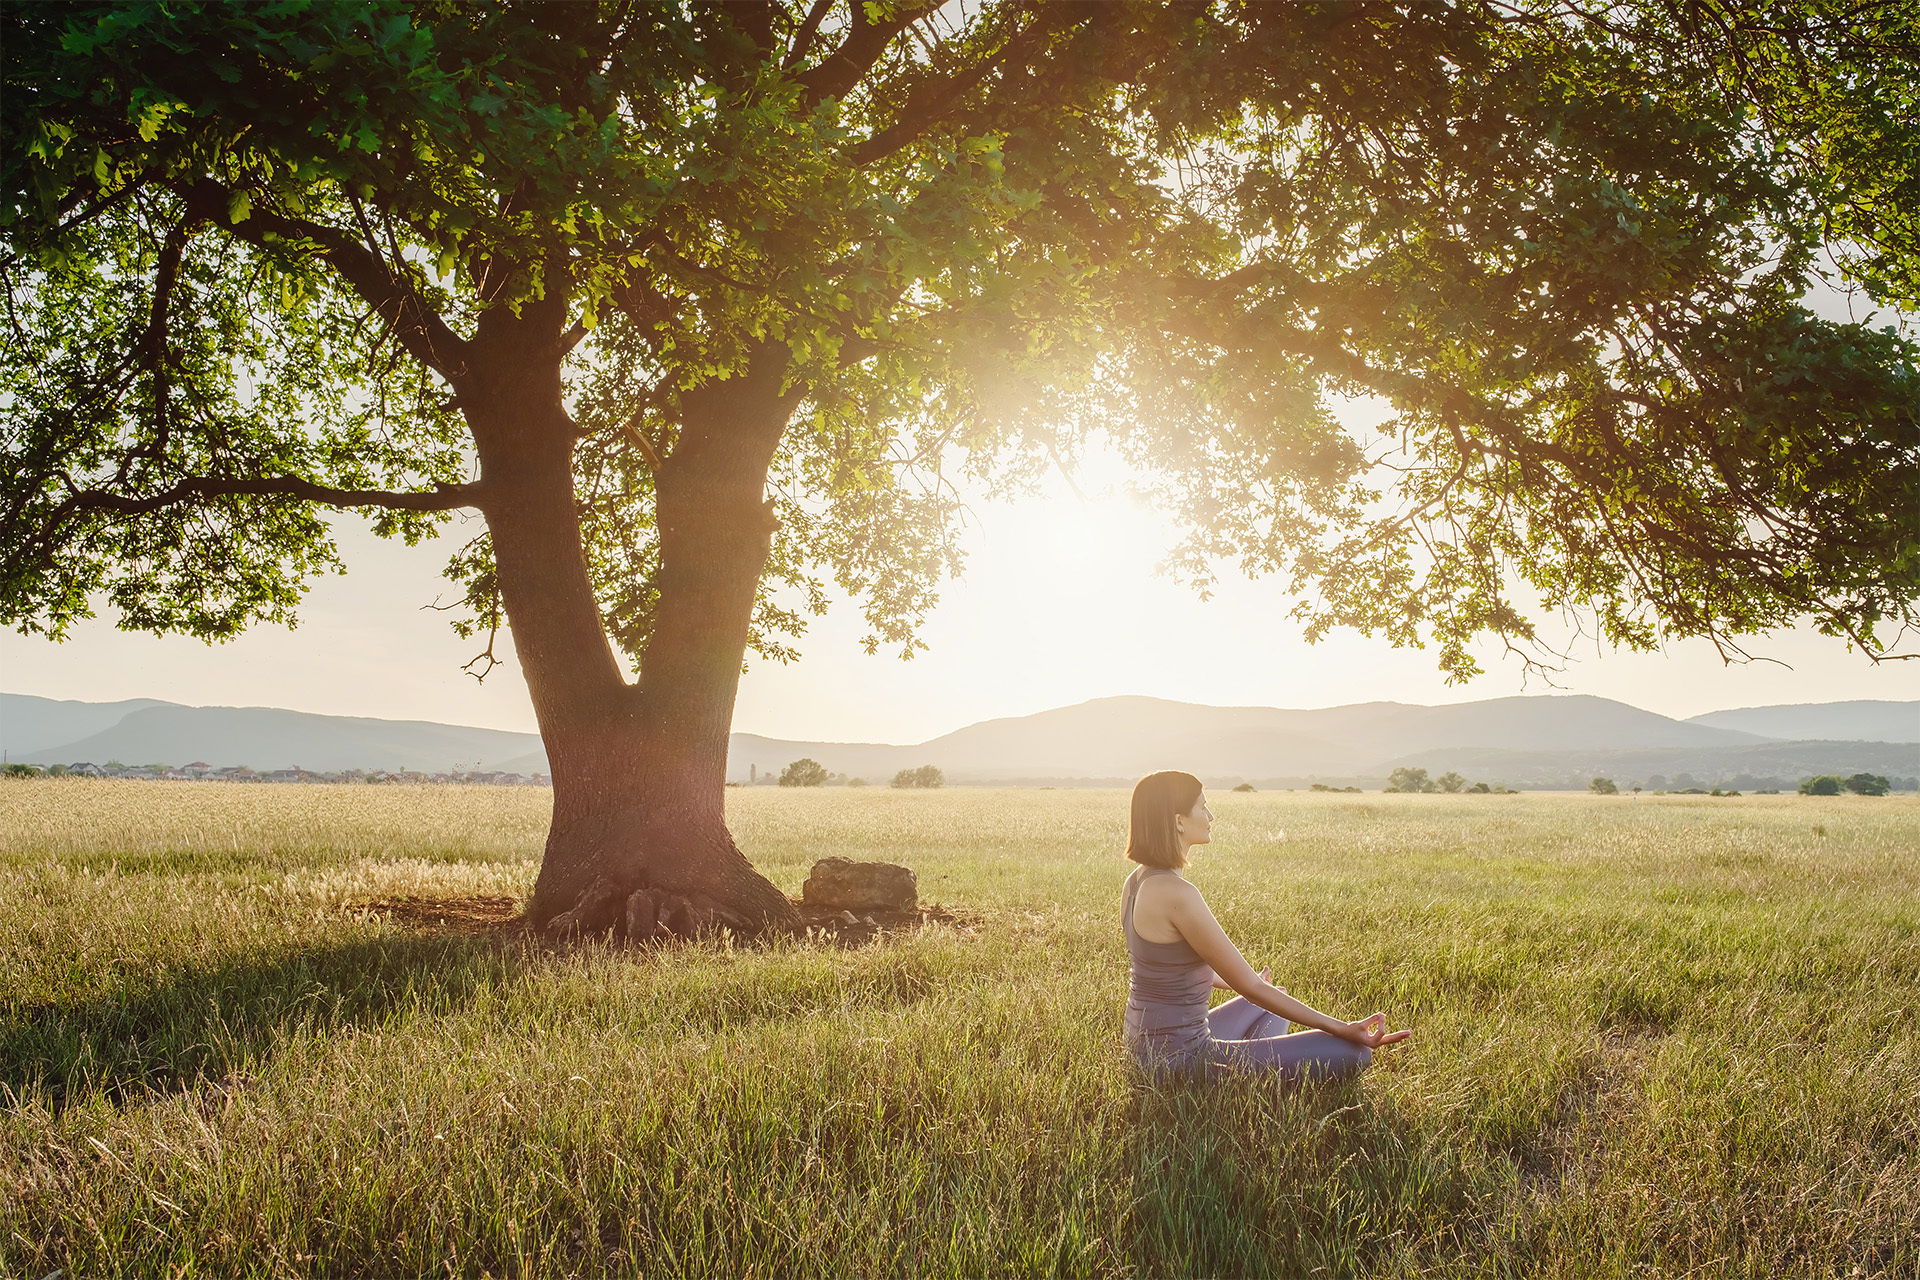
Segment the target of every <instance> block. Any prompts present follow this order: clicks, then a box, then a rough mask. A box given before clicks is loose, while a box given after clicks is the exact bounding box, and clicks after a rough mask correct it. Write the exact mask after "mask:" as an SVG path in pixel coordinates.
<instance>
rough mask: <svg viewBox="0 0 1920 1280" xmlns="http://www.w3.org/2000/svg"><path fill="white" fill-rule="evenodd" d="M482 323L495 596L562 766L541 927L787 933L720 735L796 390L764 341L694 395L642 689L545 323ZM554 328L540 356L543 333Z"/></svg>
mask: <svg viewBox="0 0 1920 1280" xmlns="http://www.w3.org/2000/svg"><path fill="white" fill-rule="evenodd" d="M544 319H546V320H547V321H548V322H547V323H542V320H543V317H541V316H539V315H537V314H535V307H533V306H529V307H527V308H525V309H524V311H523V315H522V316H521V317H520V318H512V317H505V316H490V317H487V318H483V321H482V323H481V325H480V326H479V331H478V332H477V333H476V336H475V347H476V349H477V350H476V354H480V355H481V356H482V358H481V359H479V360H476V361H474V362H472V367H473V368H474V373H473V374H472V375H470V377H469V378H468V379H466V380H465V383H464V385H462V386H461V389H460V399H461V402H462V405H463V408H464V409H465V411H466V414H467V418H468V422H469V423H470V425H471V426H472V427H473V433H474V439H475V441H476V443H477V445H478V449H479V454H480V462H481V480H482V484H483V491H484V493H485V497H484V498H483V510H484V512H485V515H486V518H487V526H488V529H489V531H490V532H491V534H492V541H493V550H494V558H495V562H496V565H497V568H498V573H499V585H500V592H501V598H502V602H503V604H504V606H505V608H506V613H507V619H508V622H509V625H510V627H511V629H512V635H513V642H514V648H515V650H516V652H517V653H518V655H519V659H520V664H521V666H522V668H523V669H524V670H525V672H526V679H527V687H528V690H529V692H530V693H531V694H532V697H533V705H534V712H535V714H536V716H537V717H538V719H539V723H540V734H541V737H542V739H543V740H544V742H545V744H546V749H547V758H548V761H549V764H550V766H551V769H552V774H553V825H552V828H551V829H550V831H549V833H548V836H547V848H546V855H545V858H544V859H543V861H542V862H541V865H540V874H539V878H538V880H537V881H536V882H535V885H534V896H533V903H532V906H531V910H530V914H531V918H532V923H533V924H534V925H535V926H536V927H538V928H543V929H553V930H556V931H558V932H562V933H582V934H600V933H604V932H607V931H612V932H614V933H616V934H627V933H631V934H632V935H634V936H654V935H655V934H657V933H662V932H664V933H678V934H693V933H698V932H702V931H704V930H705V929H708V928H711V927H714V926H717V925H727V926H729V927H732V928H734V929H737V930H742V931H747V932H758V931H762V930H765V929H770V928H784V927H790V926H791V925H792V924H793V923H794V921H795V914H794V911H793V908H792V905H791V904H790V903H789V902H788V901H787V899H786V898H785V897H784V896H783V895H782V894H781V893H780V892H779V890H778V889H776V888H775V887H774V886H773V885H772V884H771V883H769V882H768V881H767V880H766V878H765V877H763V876H761V875H760V874H759V873H758V872H756V871H755V870H754V869H753V867H752V865H751V864H750V863H749V862H748V861H747V859H746V858H745V856H744V855H742V854H741V852H740V851H739V849H738V848H737V847H736V846H735V845H734V843H733V838H732V836H731V835H730V834H729V833H728V831H727V825H726V812H725V796H726V791H725V787H726V767H727V739H728V735H729V733H730V732H731V729H732V724H733V705H734V697H735V694H736V692H737V691H738V687H739V681H740V668H741V662H742V659H743V656H744V654H745V651H746V643H747V635H748V629H749V626H750V623H751V620H752V614H753V604H754V599H755V597H756V595H757V593H758V589H759V582H760V574H761V571H762V570H763V569H764V568H765V566H766V560H767V554H768V551H769V548H770V546H771V542H772V535H773V530H774V519H773V516H772V513H771V510H770V507H769V504H768V503H767V502H766V501H765V496H764V495H765V486H766V476H767V469H768V467H769V465H770V464H771V462H772V459H773V454H774V450H775V449H776V448H777V446H778V444H779V440H780V434H781V432H782V430H783V429H784V428H785V426H786V422H787V419H788V418H789V416H790V415H791V413H792V410H793V405H794V402H795V400H796V399H797V397H796V396H795V395H793V394H789V393H783V391H782V388H781V382H782V380H783V378H784V376H785V372H786V366H787V358H788V354H787V351H786V349H785V348H784V347H782V346H778V345H767V346H765V347H763V348H762V349H761V350H760V351H759V352H758V353H757V354H756V355H755V357H754V359H753V360H752V362H751V364H750V366H749V368H748V370H747V371H746V373H745V374H744V375H743V376H740V377H736V378H734V379H732V380H730V381H727V382H721V383H716V384H713V385H711V386H709V387H707V388H703V389H701V390H700V391H698V392H695V393H693V394H692V395H689V396H688V397H687V398H686V399H685V401H684V403H683V405H682V409H683V415H682V425H681V432H680V437H679V441H678V443H677V444H676V446H675V448H674V450H673V453H672V455H671V456H670V457H669V458H668V459H667V460H666V462H665V464H664V465H663V466H662V468H661V470H660V473H659V475H658V476H656V477H655V490H656V495H657V501H658V509H657V515H658V526H659V531H660V565H661V570H660V574H661V576H660V601H659V605H658V609H657V613H656V617H657V619H658V621H657V623H656V628H655V632H654V635H653V637H652V640H651V642H650V643H649V645H648V647H647V650H646V653H645V654H644V656H643V660H642V663H641V673H642V674H641V682H640V683H639V684H638V685H629V684H628V683H627V682H626V680H625V678H624V676H623V675H622V672H621V668H620V663H619V661H618V659H617V658H616V657H615V656H614V653H613V649H612V647H611V645H610V644H609V643H608V640H607V635H606V631H605V629H604V627H603V626H602V624H601V618H600V611H599V607H598V604H597V602H596V601H595V599H594V595H593V589H592V586H591V584H590V582H589V580H588V576H587V566H586V557H585V554H584V552H583V550H582V547H581V541H580V526H579V519H578V515H577V513H576V507H575V502H574V492H573V474H572V455H573V442H574V438H575V426H574V423H573V421H572V419H571V418H570V416H569V415H568V414H567V412H566V409H565V406H564V404H563V403H562V399H561V384H560V373H559V368H560V355H559V353H558V351H557V348H555V346H554V341H553V338H552V336H551V335H552V334H553V332H554V330H555V329H556V328H557V325H555V324H553V323H552V322H551V321H552V318H551V317H547V318H544ZM543 333H544V334H545V335H547V341H546V343H545V344H544V346H545V348H547V349H543V347H542V344H541V343H540V341H539V338H540V337H541V335H542V334H543Z"/></svg>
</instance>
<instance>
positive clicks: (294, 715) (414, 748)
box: [0, 694, 545, 772]
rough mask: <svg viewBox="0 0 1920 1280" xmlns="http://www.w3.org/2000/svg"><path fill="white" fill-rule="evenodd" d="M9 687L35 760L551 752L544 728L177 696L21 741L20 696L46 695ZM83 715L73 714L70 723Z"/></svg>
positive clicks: (476, 760)
mask: <svg viewBox="0 0 1920 1280" xmlns="http://www.w3.org/2000/svg"><path fill="white" fill-rule="evenodd" d="M4 696H5V698H6V703H5V717H6V725H5V727H4V729H0V732H4V734H5V738H4V741H5V745H6V750H7V752H8V754H9V755H10V756H11V758H12V759H14V760H20V761H25V762H27V763H32V764H73V763H75V762H76V761H81V760H86V761H91V762H92V763H94V764H103V763H105V762H106V761H108V760H119V761H121V762H123V763H125V764H130V765H140V764H152V763H164V764H174V765H179V764H186V763H187V762H189V761H194V760H203V761H205V762H206V763H208V764H210V765H213V766H214V767H215V768H225V767H227V766H230V765H247V766H249V767H251V768H254V769H262V770H265V769H286V768H291V767H293V766H295V765H298V766H299V767H301V768H303V769H311V770H314V771H316V772H326V771H330V770H336V769H403V768H404V769H420V770H425V771H428V772H444V771H446V770H449V769H452V768H453V767H455V766H456V765H458V766H461V767H463V768H467V769H476V768H487V769H504V770H505V771H508V772H533V770H532V769H528V768H512V769H507V768H505V766H504V765H503V763H502V762H505V761H509V760H515V759H521V760H524V759H525V758H526V757H528V756H529V755H530V754H531V753H539V759H540V761H541V765H542V771H544V763H545V753H544V752H540V735H539V734H535V733H509V732H506V731H504V730H500V729H478V728H471V727H467V726H463V725H450V724H435V723H433V722H431V721H426V720H375V719H372V718H369V717H362V716H321V715H312V714H309V713H307V712H303V711H281V710H277V709H275V708H272V707H182V706H175V705H173V704H172V703H161V704H158V705H152V704H147V705H141V706H136V707H134V709H133V710H131V711H129V712H125V713H123V714H122V715H120V716H119V718H118V719H117V720H116V721H114V722H113V723H111V724H109V725H108V726H107V727H105V728H103V729H100V730H98V731H97V732H93V733H89V734H87V735H86V736H84V737H80V738H77V739H75V740H72V741H68V742H63V743H59V744H57V745H51V746H43V747H39V748H37V749H34V750H18V751H16V750H15V749H14V746H13V729H12V725H13V723H14V717H15V714H16V710H15V704H16V703H33V702H46V701H47V700H46V699H39V698H34V699H29V698H24V697H22V696H21V695H17V694H7V695H4ZM65 705H68V706H73V705H79V706H85V705H88V704H84V703H82V704H65ZM94 705H97V706H102V707H105V706H122V705H127V704H94ZM28 710H30V711H31V710H33V709H32V708H28ZM41 714H42V716H43V719H42V720H40V721H35V720H32V719H30V718H29V717H25V716H23V717H22V720H23V722H24V723H27V724H28V725H29V726H30V727H31V726H34V725H36V724H41V723H44V722H45V719H44V717H45V716H46V714H47V713H45V712H44V711H43V712H42V713H41ZM62 714H65V713H62ZM83 720H84V717H75V718H74V719H73V720H71V721H68V723H81V722H82V721H83ZM29 740H30V739H29Z"/></svg>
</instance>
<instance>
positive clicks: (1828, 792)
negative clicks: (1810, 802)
mask: <svg viewBox="0 0 1920 1280" xmlns="http://www.w3.org/2000/svg"><path fill="white" fill-rule="evenodd" d="M1800 794H1801V795H1803V796H1837V795H1839V794H1840V779H1838V778H1836V777H1834V776H1833V775H1832V774H1825V775H1822V776H1821V777H1818V778H1808V779H1807V780H1806V781H1805V782H1802V783H1801V784H1800Z"/></svg>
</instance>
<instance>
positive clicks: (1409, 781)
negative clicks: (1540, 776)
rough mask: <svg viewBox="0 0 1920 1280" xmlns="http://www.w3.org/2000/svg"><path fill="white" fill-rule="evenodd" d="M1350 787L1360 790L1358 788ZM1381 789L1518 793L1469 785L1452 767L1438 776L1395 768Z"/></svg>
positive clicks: (1485, 793) (1392, 790) (1424, 771)
mask: <svg viewBox="0 0 1920 1280" xmlns="http://www.w3.org/2000/svg"><path fill="white" fill-rule="evenodd" d="M1350 789H1351V790H1358V788H1350ZM1381 790H1382V791H1391V792H1404V793H1417V792H1436V791H1437V792H1442V793H1444V794H1446V795H1456V794H1460V793H1465V794H1467V795H1476V796H1485V795H1499V796H1505V795H1517V794H1518V793H1517V792H1515V791H1513V790H1511V789H1510V788H1507V787H1502V786H1488V785H1487V784H1486V783H1484V782H1476V783H1474V784H1473V785H1472V786H1468V785H1467V780H1466V779H1465V778H1463V777H1461V776H1460V775H1459V774H1457V773H1455V772H1454V771H1453V770H1451V769H1449V770H1447V771H1446V772H1445V773H1443V774H1441V775H1440V776H1439V777H1437V778H1429V777H1428V776H1427V771H1426V770H1425V769H1395V770H1394V771H1393V772H1392V773H1391V774H1389V775H1387V785H1386V786H1384V787H1382V788H1381Z"/></svg>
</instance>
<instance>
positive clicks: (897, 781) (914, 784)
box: [893, 764, 947, 791]
mask: <svg viewBox="0 0 1920 1280" xmlns="http://www.w3.org/2000/svg"><path fill="white" fill-rule="evenodd" d="M893 785H894V786H896V787H898V788H900V789H901V790H903V791H904V790H907V789H909V788H925V789H927V790H932V789H934V788H936V787H944V786H946V785H947V775H946V774H944V773H941V772H940V767H939V766H938V765H932V764H923V765H921V766H920V767H919V768H918V769H902V770H901V771H900V772H898V773H896V774H894V775H893Z"/></svg>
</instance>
